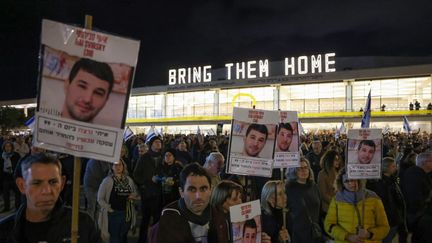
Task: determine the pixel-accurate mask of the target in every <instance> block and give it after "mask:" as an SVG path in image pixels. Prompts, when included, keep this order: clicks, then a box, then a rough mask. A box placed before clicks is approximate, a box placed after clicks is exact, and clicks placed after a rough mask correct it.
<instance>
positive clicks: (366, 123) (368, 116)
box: [361, 90, 371, 128]
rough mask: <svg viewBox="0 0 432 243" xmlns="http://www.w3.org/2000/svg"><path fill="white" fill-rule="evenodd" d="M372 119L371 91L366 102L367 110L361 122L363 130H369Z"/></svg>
mask: <svg viewBox="0 0 432 243" xmlns="http://www.w3.org/2000/svg"><path fill="white" fill-rule="evenodd" d="M370 119H371V90H369V94H368V97H367V100H366V105H365V109H364V112H363V117H362V121H361V128H369V125H370Z"/></svg>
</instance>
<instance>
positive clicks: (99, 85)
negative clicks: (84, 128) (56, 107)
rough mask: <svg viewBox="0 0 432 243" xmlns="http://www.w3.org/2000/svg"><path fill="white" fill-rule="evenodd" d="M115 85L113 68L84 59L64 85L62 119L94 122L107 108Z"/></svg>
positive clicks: (75, 67)
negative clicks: (104, 108)
mask: <svg viewBox="0 0 432 243" xmlns="http://www.w3.org/2000/svg"><path fill="white" fill-rule="evenodd" d="M113 85H114V74H113V72H112V70H111V67H110V66H109V65H108V64H106V63H103V62H98V61H94V60H90V59H87V58H82V59H80V60H78V61H77V62H76V63H75V64H74V65H73V67H72V69H71V71H70V73H69V79H68V82H67V81H66V82H65V83H64V90H65V102H64V104H63V109H62V117H66V118H70V119H74V120H78V121H82V122H92V121H93V119H94V118H95V117H96V116H97V115H98V114H99V112H100V111H101V110H102V108H103V107H104V106H105V104H106V102H107V100H108V97H109V95H110V93H111V91H112V88H113Z"/></svg>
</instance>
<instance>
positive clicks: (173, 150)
mask: <svg viewBox="0 0 432 243" xmlns="http://www.w3.org/2000/svg"><path fill="white" fill-rule="evenodd" d="M167 152H169V153H171V154H172V155H173V156H174V160H175V159H176V153H177V151H176V150H175V149H172V148H169V149H167V150H165V152H164V153H163V155H164V156H165V154H166V153H167Z"/></svg>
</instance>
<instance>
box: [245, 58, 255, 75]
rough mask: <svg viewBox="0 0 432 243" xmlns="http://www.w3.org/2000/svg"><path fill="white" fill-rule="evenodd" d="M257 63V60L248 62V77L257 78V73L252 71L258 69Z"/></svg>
mask: <svg viewBox="0 0 432 243" xmlns="http://www.w3.org/2000/svg"><path fill="white" fill-rule="evenodd" d="M255 64H256V61H249V62H247V78H256V74H252V72H255V71H256V67H255Z"/></svg>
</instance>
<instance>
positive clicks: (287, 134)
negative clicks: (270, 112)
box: [275, 121, 299, 152]
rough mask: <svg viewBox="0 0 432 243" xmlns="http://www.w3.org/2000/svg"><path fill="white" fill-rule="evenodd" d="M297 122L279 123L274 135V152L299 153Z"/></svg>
mask: <svg viewBox="0 0 432 243" xmlns="http://www.w3.org/2000/svg"><path fill="white" fill-rule="evenodd" d="M298 144H299V136H298V122H294V121H293V122H283V123H279V125H278V128H277V135H276V148H275V151H276V152H298V151H299V146H298Z"/></svg>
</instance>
